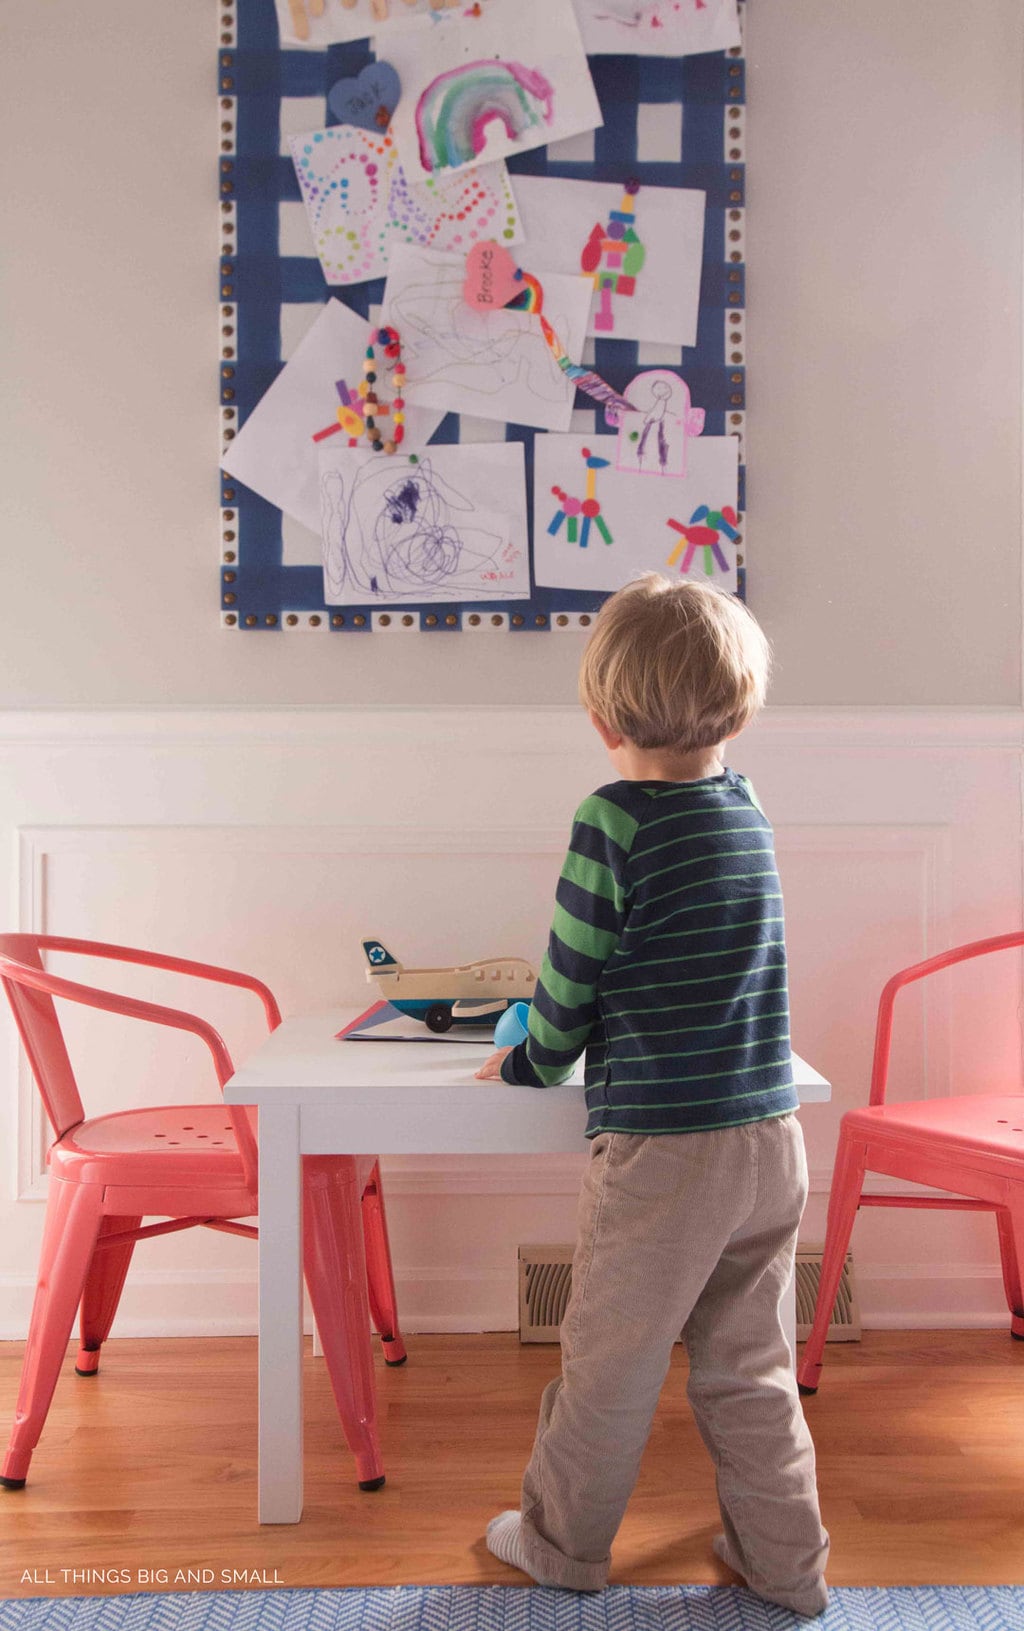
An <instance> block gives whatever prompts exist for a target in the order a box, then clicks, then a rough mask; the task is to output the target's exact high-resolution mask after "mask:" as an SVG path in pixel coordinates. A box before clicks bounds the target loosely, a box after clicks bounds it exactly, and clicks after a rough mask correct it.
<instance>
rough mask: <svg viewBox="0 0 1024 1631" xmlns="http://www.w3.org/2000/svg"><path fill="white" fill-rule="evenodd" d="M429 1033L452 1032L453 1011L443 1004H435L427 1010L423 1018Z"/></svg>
mask: <svg viewBox="0 0 1024 1631" xmlns="http://www.w3.org/2000/svg"><path fill="white" fill-rule="evenodd" d="M423 1020H424V1024H425V1025H426V1027H427V1030H428V1031H450V1030H451V1028H452V1011H451V1009H450V1008H446V1007H445V1005H444V1003H443V1002H435V1003H434V1004H433V1005H432V1006H431V1007H430V1008H428V1009H427V1011H426V1013H425V1014H424V1016H423Z"/></svg>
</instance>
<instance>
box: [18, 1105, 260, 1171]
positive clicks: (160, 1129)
mask: <svg viewBox="0 0 1024 1631" xmlns="http://www.w3.org/2000/svg"><path fill="white" fill-rule="evenodd" d="M48 1159H49V1163H50V1169H51V1171H52V1172H53V1173H54V1174H55V1175H56V1176H57V1177H58V1178H63V1179H66V1180H67V1181H69V1182H71V1183H80V1184H83V1183H85V1184H88V1183H95V1184H132V1185H135V1186H139V1185H144V1184H149V1183H151V1184H154V1185H159V1186H161V1187H164V1188H166V1187H168V1186H171V1187H175V1188H177V1187H178V1186H181V1187H182V1188H187V1187H190V1186H194V1185H196V1184H205V1185H207V1186H209V1187H211V1188H215V1189H221V1188H225V1187H227V1186H235V1185H237V1186H238V1187H239V1188H244V1187H245V1179H244V1175H243V1170H242V1162H241V1157H240V1156H239V1153H238V1146H237V1145H236V1143H235V1135H234V1129H233V1128H232V1125H231V1119H230V1116H229V1115H228V1112H227V1111H226V1110H225V1108H224V1106H223V1105H222V1104H172V1105H158V1106H155V1107H154V1108H153V1109H148V1110H121V1111H117V1112H115V1113H114V1114H113V1115H109V1116H94V1117H92V1118H91V1119H89V1120H86V1121H80V1122H79V1124H78V1126H77V1127H72V1128H71V1129H70V1130H69V1131H68V1132H66V1133H65V1134H64V1137H63V1138H61V1139H58V1141H57V1143H56V1144H54V1145H53V1146H52V1147H51V1149H50V1152H49V1157H48Z"/></svg>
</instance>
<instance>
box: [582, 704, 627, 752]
mask: <svg viewBox="0 0 1024 1631" xmlns="http://www.w3.org/2000/svg"><path fill="white" fill-rule="evenodd" d="M587 715H588V717H589V719H590V723H591V724H592V725H593V727H594V729H595V731H596V732H597V734H598V736H599V737H600V738H601V740H602V742H603V743H604V745H605V747H606V748H607V749H608V751H609V753H614V752H615V749H616V748H620V747H621V746H622V744H623V742H624V741H625V737H624V736H622V735H621V734H620V733H619V732H618V731H613V730H612V729H611V727H610V726H609V725H606V724H605V722H604V720H603V719H599V718H598V716H597V714H595V712H594V710H593V708H588V709H587Z"/></svg>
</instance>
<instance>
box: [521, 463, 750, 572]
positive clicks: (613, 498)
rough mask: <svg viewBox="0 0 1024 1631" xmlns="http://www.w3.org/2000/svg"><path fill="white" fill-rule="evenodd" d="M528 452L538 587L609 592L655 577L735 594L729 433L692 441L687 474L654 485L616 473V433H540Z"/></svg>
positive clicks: (734, 480) (735, 472)
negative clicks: (659, 575)
mask: <svg viewBox="0 0 1024 1631" xmlns="http://www.w3.org/2000/svg"><path fill="white" fill-rule="evenodd" d="M533 448H534V476H533V572H534V578H535V580H536V582H537V583H538V584H546V585H549V586H551V587H553V588H558V589H588V590H602V591H603V590H614V589H621V588H622V586H623V584H626V583H630V582H631V581H632V580H633V578H635V577H637V576H639V574H640V573H641V572H662V573H664V575H665V576H666V577H669V578H674V577H676V576H677V575H678V576H682V577H687V578H696V579H698V581H700V582H701V583H713V584H714V585H715V586H716V587H717V588H719V589H728V590H730V591H732V592H733V593H735V590H736V554H737V549H736V543H735V542H734V538H735V537H737V536H738V524H737V513H736V511H737V493H738V476H739V442H738V440H737V438H736V437H735V436H701V437H698V438H697V439H696V440H695V441H693V442H691V444H690V447H689V451H688V456H687V472H686V475H685V476H684V477H679V478H675V479H673V480H659V481H652V480H651V479H650V477H649V476H646V475H636V474H634V473H633V472H631V471H625V472H624V471H621V470H617V469H616V468H615V439H614V437H610V436H594V437H587V436H538V437H536V438H535V439H534V444H533ZM605 461H607V462H605ZM701 511H703V512H704V513H703V514H701V513H700V512H701ZM730 534H732V535H733V536H730Z"/></svg>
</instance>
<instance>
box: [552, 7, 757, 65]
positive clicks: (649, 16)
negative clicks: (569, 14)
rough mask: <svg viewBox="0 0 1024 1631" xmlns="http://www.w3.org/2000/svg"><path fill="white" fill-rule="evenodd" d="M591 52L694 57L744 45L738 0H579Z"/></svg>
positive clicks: (583, 30) (585, 39) (578, 9)
mask: <svg viewBox="0 0 1024 1631" xmlns="http://www.w3.org/2000/svg"><path fill="white" fill-rule="evenodd" d="M576 15H577V17H578V18H579V24H580V32H581V33H582V35H583V44H584V47H585V49H586V51H587V53H588V55H589V56H592V57H593V56H607V55H609V54H615V55H617V54H618V53H619V52H623V53H629V54H631V55H634V56H639V57H692V56H696V55H698V54H699V53H700V52H701V51H728V50H729V49H730V48H731V47H732V46H734V45H739V44H740V24H739V16H738V13H737V7H736V0H576Z"/></svg>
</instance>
